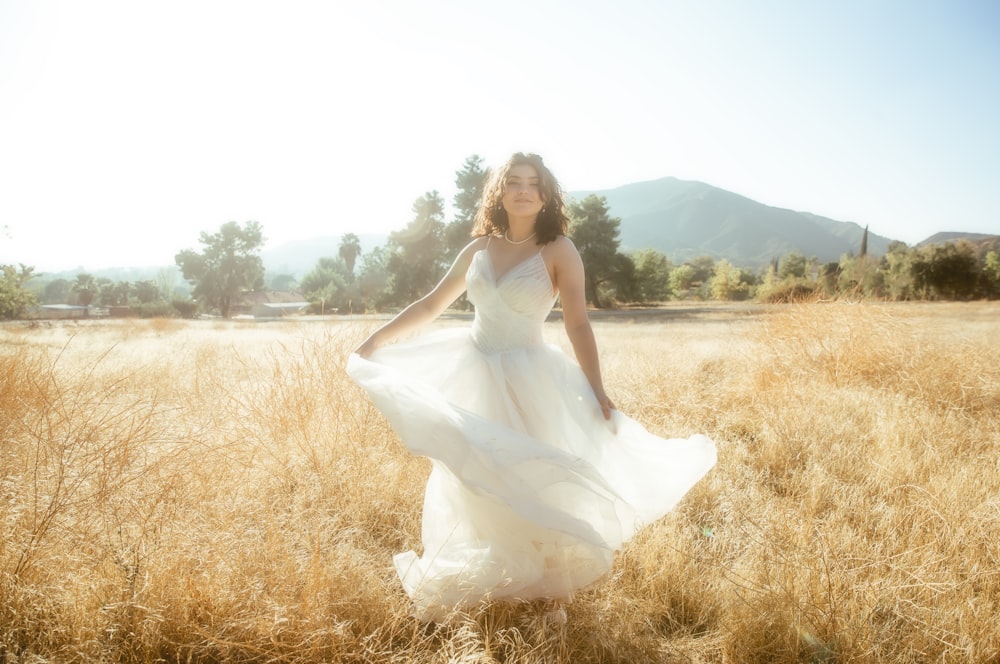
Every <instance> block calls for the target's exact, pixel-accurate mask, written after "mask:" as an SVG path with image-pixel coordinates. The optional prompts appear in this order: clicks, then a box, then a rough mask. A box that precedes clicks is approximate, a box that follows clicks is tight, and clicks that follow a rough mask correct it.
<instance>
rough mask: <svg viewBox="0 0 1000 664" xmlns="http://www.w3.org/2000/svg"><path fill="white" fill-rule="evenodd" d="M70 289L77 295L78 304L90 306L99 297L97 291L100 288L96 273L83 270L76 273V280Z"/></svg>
mask: <svg viewBox="0 0 1000 664" xmlns="http://www.w3.org/2000/svg"><path fill="white" fill-rule="evenodd" d="M70 290H72V291H73V293H74V294H75V295H76V301H77V303H78V304H80V305H82V306H84V307H89V306H90V304H91V303H92V302H93V301H94V298H95V297H97V293H98V291H99V290H100V288H99V286H98V284H97V279H95V278H94V275H92V274H87V273H86V272H82V273H80V274H78V275H76V281H75V282H74V283H73V285H72V287H71V288H70Z"/></svg>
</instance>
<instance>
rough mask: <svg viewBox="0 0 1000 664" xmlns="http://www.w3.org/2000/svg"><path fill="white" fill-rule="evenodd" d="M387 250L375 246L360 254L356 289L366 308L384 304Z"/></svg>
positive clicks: (387, 280) (387, 278)
mask: <svg viewBox="0 0 1000 664" xmlns="http://www.w3.org/2000/svg"><path fill="white" fill-rule="evenodd" d="M388 265H389V251H388V250H387V249H386V248H385V247H375V248H374V249H372V250H371V251H369V252H368V253H366V254H363V255H362V256H361V269H360V271H359V272H358V280H357V285H358V290H359V291H360V295H361V300H362V302H363V303H364V305H365V307H366V308H371V309H378V308H380V307H381V306H382V305H383V304H385V301H386V297H387V288H388V286H389V270H388Z"/></svg>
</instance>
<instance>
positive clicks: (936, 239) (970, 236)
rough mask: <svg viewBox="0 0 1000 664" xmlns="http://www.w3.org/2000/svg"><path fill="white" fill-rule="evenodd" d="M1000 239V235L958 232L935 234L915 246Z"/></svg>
mask: <svg viewBox="0 0 1000 664" xmlns="http://www.w3.org/2000/svg"><path fill="white" fill-rule="evenodd" d="M996 239H1000V235H987V234H985V233H962V232H959V231H954V232H944V233H935V234H934V235H932V236H930V237H929V238H927V239H926V240H924V241H923V242H919V243H918V244H917V246H918V247H926V246H927V245H931V244H945V243H946V242H955V241H956V240H968V241H969V242H972V243H974V244H976V243H979V242H984V241H987V242H988V241H990V240H996Z"/></svg>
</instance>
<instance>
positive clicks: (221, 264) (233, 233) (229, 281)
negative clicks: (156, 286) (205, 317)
mask: <svg viewBox="0 0 1000 664" xmlns="http://www.w3.org/2000/svg"><path fill="white" fill-rule="evenodd" d="M200 241H201V243H202V244H203V245H204V249H203V250H202V252H201V253H198V252H196V251H194V250H191V249H185V250H184V251H182V252H180V253H179V254H177V255H176V256H175V258H174V260H175V261H176V262H177V266H178V267H179V268H180V269H181V273H182V274H183V275H184V278H185V279H187V280H188V281H189V282H191V283H192V284H193V286H194V288H193V290H192V295H193V296H194V297H195V298H196V299H198V300H199V301H201V302H202V303H203V304H204V305H205V306H207V307H209V308H216V309H218V310H219V312H220V313H221V314H222V316H223V318H229V316H230V313H231V311H232V306H233V304H235V303H236V302H237V301H238V300H239V298H240V296H241V295H242V294H243V293H245V292H247V291H253V290H256V289H259V288H260V287H261V286H263V285H264V264H263V262H262V261H261V259H260V255H259V254H258V252H259V251H260V248H261V245H263V243H264V235H263V232H262V229H261V226H260V224H259V223H257V222H256V221H248V222H246V223H245V224H244V225H243V226H242V227H240V225H239V224H238V223H236V222H235V221H230V222H228V223H226V224H223V225H222V227H221V228H220V229H219V232H218V233H214V234H209V233H207V232H202V234H201V240H200Z"/></svg>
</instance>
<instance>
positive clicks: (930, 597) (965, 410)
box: [0, 303, 1000, 663]
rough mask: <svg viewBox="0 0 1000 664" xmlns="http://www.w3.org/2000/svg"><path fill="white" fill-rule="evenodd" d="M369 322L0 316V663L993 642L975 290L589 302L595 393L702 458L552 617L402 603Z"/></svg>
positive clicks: (599, 653) (996, 346) (758, 650)
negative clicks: (695, 475)
mask: <svg viewBox="0 0 1000 664" xmlns="http://www.w3.org/2000/svg"><path fill="white" fill-rule="evenodd" d="M441 324H446V325H453V324H458V323H456V322H454V321H450V322H449V321H446V322H443V323H441ZM373 325H374V323H373V322H372V321H366V320H357V321H353V322H318V321H311V322H307V321H301V322H277V323H244V322H211V321H192V322H180V321H173V320H153V321H124V322H123V321H117V322H115V321H107V322H92V323H89V324H73V323H66V324H51V325H46V324H42V325H37V326H34V327H32V326H29V325H27V324H25V323H14V324H7V325H4V326H2V327H0V445H2V447H0V494H2V499H0V520H2V524H3V525H2V527H3V536H2V539H0V662H4V663H10V662H26V663H27V662H94V661H104V662H160V661H164V662H223V661H226V662H229V661H232V662H574V663H575V662H630V663H634V662H834V661H836V662H998V661H1000V619H998V616H1000V305H998V304H996V303H992V304H989V303H973V304H900V305H875V304H846V303H827V304H803V305H788V306H775V307H771V308H755V309H747V310H741V309H739V308H734V307H717V308H713V307H705V308H702V309H693V308H685V307H682V306H676V307H671V308H668V309H666V310H665V311H664V312H663V313H662V314H659V315H655V316H646V317H635V316H623V317H621V318H617V319H616V318H615V317H607V318H605V317H601V318H600V319H597V320H596V321H595V329H596V332H597V336H598V340H599V344H600V347H601V354H602V359H603V363H604V367H605V374H606V383H607V385H608V388H609V392H610V394H611V395H612V397H613V398H614V399H615V401H616V402H617V403H618V405H619V406H620V407H621V408H622V410H624V411H625V412H627V413H629V414H630V415H632V416H634V417H635V418H636V419H638V420H639V421H641V422H642V423H644V424H645V425H646V426H647V428H649V429H651V430H653V431H655V432H657V433H660V434H663V435H667V436H670V435H689V434H691V433H695V432H704V433H706V434H708V435H710V436H712V437H713V438H715V439H716V440H717V441H718V443H719V450H720V454H719V464H718V466H717V467H716V468H715V469H714V470H713V471H712V472H711V473H710V474H709V475H708V476H707V477H706V479H705V480H703V481H702V483H701V484H699V485H698V486H697V487H696V488H695V489H694V490H693V491H692V492H691V493H690V494H689V495H688V497H687V498H686V499H685V500H684V502H682V504H681V505H680V507H679V508H678V510H677V511H676V512H674V513H672V514H671V515H669V516H667V517H666V518H664V519H663V520H661V521H659V522H657V523H656V524H654V525H652V526H651V527H649V528H647V529H646V530H644V531H643V532H642V533H641V534H640V536H639V537H638V538H637V539H635V540H633V541H632V542H631V543H629V545H628V546H627V547H626V548H625V549H624V550H623V551H622V552H621V553H620V555H619V558H618V561H617V564H616V566H615V568H614V571H613V573H612V574H611V576H610V577H609V578H608V579H607V580H606V581H605V582H604V583H603V584H601V585H600V586H598V587H596V588H594V589H592V590H590V591H587V592H583V593H580V594H579V595H578V596H577V597H576V598H575V600H574V601H573V603H572V604H570V605H569V606H568V608H567V612H568V617H569V620H568V622H567V624H565V625H553V624H549V623H547V622H546V620H545V619H544V611H543V609H542V608H541V607H539V606H537V605H535V604H523V605H510V604H494V605H484V606H482V607H478V608H476V609H474V610H470V611H468V612H466V613H460V614H456V615H455V616H454V619H453V620H452V621H451V622H449V623H448V624H445V625H441V626H437V627H434V628H431V627H426V626H423V625H421V624H419V623H417V622H416V621H415V620H413V619H412V618H411V617H410V615H409V605H408V601H407V598H406V597H405V595H404V593H403V591H402V589H401V587H400V586H399V584H398V582H397V580H396V578H395V573H394V571H393V569H392V565H391V556H392V554H394V553H396V552H398V551H401V550H405V549H409V548H419V543H420V541H419V537H420V509H421V501H422V491H423V481H424V478H425V476H426V473H427V471H428V467H427V464H426V462H425V461H424V460H422V459H418V458H412V457H409V456H408V455H406V454H405V453H404V452H403V451H402V450H401V447H400V445H399V443H398V441H397V440H396V439H395V437H394V435H393V433H392V431H391V430H389V429H388V428H387V425H386V423H385V421H384V420H383V419H382V417H381V416H380V415H379V413H378V412H377V411H375V410H374V409H373V408H372V407H371V405H370V404H369V403H368V402H367V400H366V399H365V397H364V395H363V394H362V393H361V391H360V390H359V389H358V388H357V387H356V386H355V385H354V384H353V383H351V381H350V380H349V379H348V378H347V376H346V375H345V373H344V362H345V355H346V353H347V352H348V351H349V349H350V348H352V347H353V346H354V344H356V343H357V342H358V341H359V340H360V339H361V338H362V336H363V335H364V334H365V332H366V331H367V330H369V329H371V327H372V326H373ZM546 334H547V336H548V338H549V339H550V340H552V341H553V342H555V343H559V344H560V345H562V346H563V347H565V348H568V346H567V343H566V342H565V340H564V337H563V335H562V331H561V328H560V326H559V324H558V323H550V324H548V326H547V329H546Z"/></svg>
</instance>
